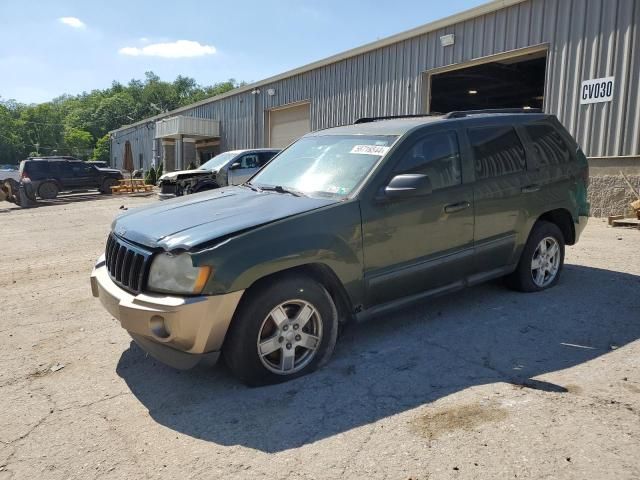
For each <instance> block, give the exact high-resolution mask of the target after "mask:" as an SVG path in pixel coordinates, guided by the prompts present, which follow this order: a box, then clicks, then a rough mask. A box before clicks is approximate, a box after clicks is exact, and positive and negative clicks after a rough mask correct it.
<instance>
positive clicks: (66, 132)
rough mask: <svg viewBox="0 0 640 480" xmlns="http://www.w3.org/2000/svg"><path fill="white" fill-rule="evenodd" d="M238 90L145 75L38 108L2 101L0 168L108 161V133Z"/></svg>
mask: <svg viewBox="0 0 640 480" xmlns="http://www.w3.org/2000/svg"><path fill="white" fill-rule="evenodd" d="M240 85H242V83H238V82H236V81H235V80H233V79H231V80H228V81H226V82H221V83H217V84H214V85H211V86H201V85H198V84H197V83H196V81H195V80H194V79H193V78H189V77H183V76H181V75H180V76H178V77H177V78H176V79H175V80H174V81H173V82H165V81H162V80H161V79H160V77H158V75H156V74H154V73H153V72H146V73H145V78H144V80H136V79H133V80H131V81H130V82H129V83H128V84H126V85H124V84H121V83H119V82H113V83H112V84H111V86H110V87H108V88H106V89H104V90H92V91H91V92H88V93H87V92H85V93H82V94H80V95H62V96H60V97H58V98H55V99H53V100H52V101H50V102H46V103H41V104H38V105H24V104H21V103H18V102H16V101H13V100H3V99H1V98H0V163H18V162H19V161H20V160H22V159H23V158H26V157H27V156H28V155H29V153H34V154H35V155H76V156H79V157H83V158H87V157H89V156H91V158H92V159H94V160H104V161H108V160H109V140H108V137H107V136H106V135H107V134H108V132H109V131H111V130H115V129H117V128H120V127H122V126H123V125H128V124H131V123H135V122H137V121H139V120H143V119H145V118H148V117H151V116H154V115H157V114H159V113H161V112H164V111H168V110H173V109H175V108H178V107H182V106H185V105H189V104H191V103H194V102H197V101H200V100H203V99H205V98H210V97H213V96H215V95H220V94H222V93H225V92H228V91H229V90H232V89H234V88H236V87H238V86H240Z"/></svg>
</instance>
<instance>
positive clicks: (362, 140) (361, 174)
mask: <svg viewBox="0 0 640 480" xmlns="http://www.w3.org/2000/svg"><path fill="white" fill-rule="evenodd" d="M397 138H398V137H397V136H394V135H385V136H382V135H376V136H366V135H324V136H313V137H303V138H301V139H300V140H298V141H297V142H295V143H294V144H293V145H291V146H290V147H289V148H287V149H286V150H284V151H283V152H282V153H281V154H280V155H278V156H277V157H275V158H274V159H273V160H272V161H271V162H270V163H269V164H267V166H265V167H264V168H263V169H262V171H260V172H259V173H258V174H257V175H256V176H255V177H253V178H252V179H251V184H252V185H256V186H258V187H276V186H278V187H283V188H285V189H287V188H288V189H291V190H296V191H298V192H302V193H304V194H310V195H314V194H316V195H321V196H331V197H345V196H347V195H349V194H350V193H351V192H352V191H353V190H354V189H355V188H356V186H358V184H359V183H360V182H361V181H362V180H363V179H364V178H365V177H366V175H367V174H368V173H369V172H370V171H371V169H372V168H373V166H374V165H375V164H376V163H377V162H378V160H380V158H381V157H382V156H383V155H385V154H386V153H387V152H388V151H389V148H390V147H391V145H393V142H394V141H395V140H396V139H397Z"/></svg>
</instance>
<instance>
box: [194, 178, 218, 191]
mask: <svg viewBox="0 0 640 480" xmlns="http://www.w3.org/2000/svg"><path fill="white" fill-rule="evenodd" d="M216 188H220V185H219V184H218V182H216V181H215V180H211V179H208V180H202V181H200V182H198V183H196V185H195V186H194V187H193V190H192V191H193V193H198V192H204V191H206V190H215V189H216Z"/></svg>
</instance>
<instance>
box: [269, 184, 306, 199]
mask: <svg viewBox="0 0 640 480" xmlns="http://www.w3.org/2000/svg"><path fill="white" fill-rule="evenodd" d="M260 188H261V189H262V190H266V191H268V192H277V193H288V194H289V195H293V196H294V197H300V196H305V195H304V193H302V192H299V191H297V190H292V189H290V188H284V187H283V186H282V185H276V186H275V187H260Z"/></svg>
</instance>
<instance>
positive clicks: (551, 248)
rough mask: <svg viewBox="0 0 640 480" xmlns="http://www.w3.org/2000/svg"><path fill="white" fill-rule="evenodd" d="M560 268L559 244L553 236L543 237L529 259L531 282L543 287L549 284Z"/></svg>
mask: <svg viewBox="0 0 640 480" xmlns="http://www.w3.org/2000/svg"><path fill="white" fill-rule="evenodd" d="M559 269H560V245H559V243H558V240H556V239H555V238H553V237H545V238H543V239H542V240H541V241H540V243H538V246H537V247H536V249H535V251H534V252H533V258H532V259H531V277H532V279H533V283H535V284H536V285H537V286H538V287H540V288H544V287H547V286H548V285H550V284H551V283H552V282H553V280H554V279H555V278H556V276H557V275H558V270H559Z"/></svg>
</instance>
